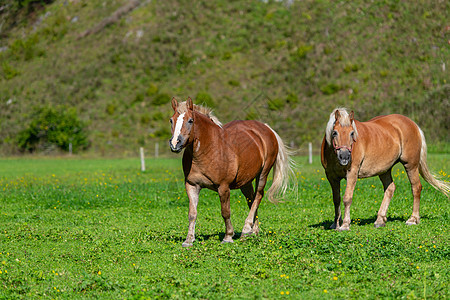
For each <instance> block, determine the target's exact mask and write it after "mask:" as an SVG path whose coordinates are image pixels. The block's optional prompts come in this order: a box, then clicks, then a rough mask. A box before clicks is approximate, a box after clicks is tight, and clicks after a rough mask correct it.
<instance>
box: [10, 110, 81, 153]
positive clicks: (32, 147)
mask: <svg viewBox="0 0 450 300" xmlns="http://www.w3.org/2000/svg"><path fill="white" fill-rule="evenodd" d="M85 126H86V125H85V124H84V123H83V122H81V121H80V120H79V119H78V116H77V112H76V110H75V109H74V108H67V107H65V106H58V107H56V108H53V107H50V106H48V107H40V108H37V109H35V110H34V112H33V113H32V115H31V122H30V124H29V125H28V127H27V128H25V129H23V130H22V131H21V132H19V134H18V137H17V145H18V146H19V148H20V150H21V151H28V152H35V151H39V150H45V149H47V148H52V147H58V148H59V149H61V150H63V151H69V144H72V151H73V152H77V151H79V150H84V149H87V148H88V146H89V142H88V138H87V133H86V130H85Z"/></svg>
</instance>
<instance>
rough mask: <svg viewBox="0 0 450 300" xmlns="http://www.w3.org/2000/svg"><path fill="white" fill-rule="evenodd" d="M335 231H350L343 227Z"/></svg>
mask: <svg viewBox="0 0 450 300" xmlns="http://www.w3.org/2000/svg"><path fill="white" fill-rule="evenodd" d="M336 230H337V231H350V227H344V226H341V227H339V228H336Z"/></svg>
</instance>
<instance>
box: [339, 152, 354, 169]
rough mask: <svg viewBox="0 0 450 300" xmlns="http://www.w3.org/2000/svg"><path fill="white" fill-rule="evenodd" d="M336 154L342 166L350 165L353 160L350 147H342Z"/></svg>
mask: <svg viewBox="0 0 450 300" xmlns="http://www.w3.org/2000/svg"><path fill="white" fill-rule="evenodd" d="M336 154H337V158H338V160H339V163H340V164H341V165H342V166H346V165H348V164H349V163H350V161H351V160H352V152H351V151H350V150H348V149H345V148H341V149H339V150H337V151H336Z"/></svg>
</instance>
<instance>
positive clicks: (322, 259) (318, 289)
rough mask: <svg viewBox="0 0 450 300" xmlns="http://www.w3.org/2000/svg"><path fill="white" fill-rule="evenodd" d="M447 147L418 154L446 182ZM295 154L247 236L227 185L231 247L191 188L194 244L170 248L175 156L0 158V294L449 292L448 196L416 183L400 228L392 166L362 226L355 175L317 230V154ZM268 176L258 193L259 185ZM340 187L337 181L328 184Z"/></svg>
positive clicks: (212, 209) (372, 194)
mask: <svg viewBox="0 0 450 300" xmlns="http://www.w3.org/2000/svg"><path fill="white" fill-rule="evenodd" d="M449 158H450V157H449V155H448V154H433V155H429V166H430V168H431V170H433V171H435V172H436V173H440V175H441V176H443V177H445V178H446V180H449V179H450V175H448V174H447V173H446V172H450V163H449V161H450V160H449ZM306 161H307V159H306V158H304V157H299V158H297V162H298V164H299V168H298V170H297V172H296V177H297V183H298V187H297V189H295V190H290V191H288V193H287V194H286V197H285V199H284V202H283V203H279V204H273V203H270V202H268V201H267V199H266V198H264V199H263V201H262V203H261V206H260V208H259V211H258V216H259V220H260V227H261V232H260V234H259V236H251V237H249V238H247V239H245V240H240V239H239V234H240V232H239V231H240V229H241V228H242V226H243V224H244V220H245V217H246V216H247V214H248V208H247V205H246V203H245V199H244V198H243V196H242V194H241V193H240V192H239V191H232V193H231V210H232V213H231V220H232V223H233V225H234V227H235V230H236V231H237V232H236V236H235V240H234V243H233V244H221V243H220V241H221V240H222V238H223V236H224V231H225V226H224V223H223V220H222V217H221V214H220V202H219V200H218V196H217V194H215V193H213V192H211V191H207V190H202V192H201V194H200V201H199V206H198V219H197V226H196V235H197V240H196V242H195V243H194V246H193V247H191V248H182V247H181V244H182V242H183V241H184V238H185V237H186V233H187V228H188V216H187V213H188V200H187V196H186V193H185V190H184V183H183V179H184V177H183V175H182V171H181V156H177V158H171V159H158V160H153V159H152V160H150V159H149V160H147V161H146V165H147V171H146V172H140V170H139V161H138V159H114V160H113V159H76V158H72V159H68V158H64V159H62V158H60V159H55V158H41V159H35V158H25V159H1V160H0V170H1V173H0V191H1V193H0V197H1V201H0V298H2V299H6V298H8V299H14V298H18V299H20V298H41V297H44V298H53V299H59V298H61V299H70V298H110V299H112V298H114V299H119V298H135V299H146V298H149V299H150V298H151V299H154V298H175V299H177V298H191V297H193V298H203V299H206V298H208V299H219V298H271V299H273V298H280V299H282V298H297V299H298V298H304V299H305V298H307V299H326V298H407V299H416V298H440V299H444V298H449V297H450V288H449V282H450V274H449V270H450V256H449V254H450V253H449V252H450V243H449V237H450V234H449V220H450V217H449V212H450V205H449V204H450V203H449V200H448V199H447V198H446V197H445V196H444V195H443V194H441V193H439V192H438V191H436V190H434V189H433V188H432V187H431V186H430V185H428V184H427V183H425V182H424V181H423V180H422V182H423V185H424V189H423V192H422V201H421V207H420V208H421V223H420V224H419V225H418V226H407V225H405V221H406V220H407V219H408V218H409V216H410V214H411V211H412V194H411V191H410V184H409V182H408V180H407V178H406V176H405V174H404V172H403V167H402V166H401V165H397V166H395V167H394V170H393V178H394V182H395V183H396V186H397V189H396V191H395V195H394V197H393V199H392V202H391V205H390V207H389V210H388V222H387V224H386V227H383V228H379V229H375V228H374V226H373V222H374V221H375V219H376V214H377V211H378V209H379V207H380V204H381V200H382V197H383V189H382V185H381V182H380V180H379V179H378V178H372V179H365V180H359V181H358V183H357V186H356V189H355V194H354V199H353V205H352V207H351V213H352V223H351V227H350V228H351V230H350V231H349V232H336V231H334V230H327V228H328V227H329V226H330V225H331V223H332V221H333V216H334V208H333V202H332V197H331V189H330V187H329V184H328V182H327V181H326V179H325V175H324V171H323V169H322V167H321V165H320V161H319V158H318V157H314V163H313V164H312V165H308V164H307V163H306ZM270 183H271V180H269V182H268V185H267V186H266V190H267V188H268V187H269V186H270ZM342 185H345V182H343V183H342Z"/></svg>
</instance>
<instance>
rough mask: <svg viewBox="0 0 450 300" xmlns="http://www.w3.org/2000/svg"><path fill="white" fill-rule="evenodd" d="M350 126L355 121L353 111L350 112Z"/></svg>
mask: <svg viewBox="0 0 450 300" xmlns="http://www.w3.org/2000/svg"><path fill="white" fill-rule="evenodd" d="M349 116H350V124H352V123H353V121H354V120H355V113H354V112H353V110H352V111H351V112H350V115H349Z"/></svg>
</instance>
